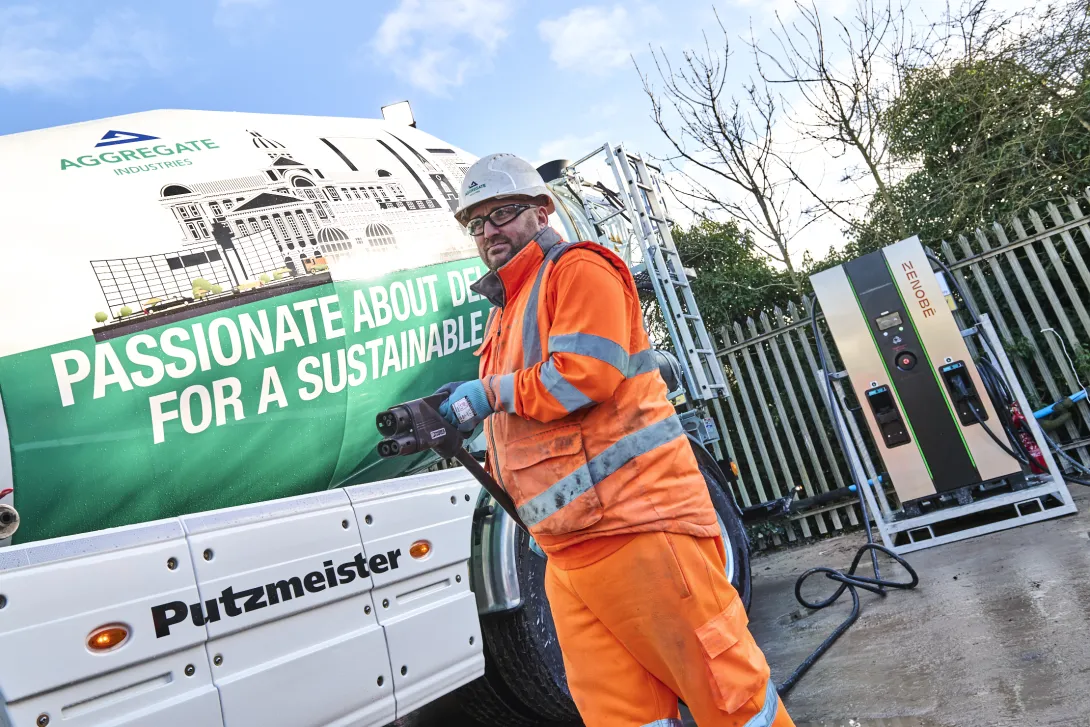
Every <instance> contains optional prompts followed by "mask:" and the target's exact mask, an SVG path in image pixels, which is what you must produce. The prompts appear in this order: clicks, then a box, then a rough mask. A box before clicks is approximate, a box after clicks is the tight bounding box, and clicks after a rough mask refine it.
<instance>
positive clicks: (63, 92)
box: [0, 0, 754, 161]
mask: <svg viewBox="0 0 1090 727" xmlns="http://www.w3.org/2000/svg"><path fill="white" fill-rule="evenodd" d="M753 7H754V6H746V5H745V4H742V3H737V2H727V3H723V2H720V3H719V11H720V13H721V14H722V15H723V17H724V18H725V19H726V20H727V21H728V23H729V24H734V25H736V26H737V27H738V28H739V30H740V31H744V29H745V27H746V25H747V23H748V17H749V14H750V11H751V10H752V9H753ZM711 13H712V5H711V3H710V2H707V1H705V0H700V1H696V0H680V1H677V2H668V3H667V2H641V1H640V0H636V1H634V2H624V3H614V2H593V1H588V0H573V1H561V2H555V1H554V2H548V3H544V2H535V1H533V0H385V1H382V2H378V1H372V0H367V1H363V2H361V1H358V0H357V1H356V2H350V1H347V0H312V1H311V2H298V1H297V0H295V1H292V0H191V1H189V2H185V3H177V2H153V1H149V0H145V1H144V2H131V1H130V0H96V1H95V2H86V1H84V0H48V1H45V2H43V1H41V0H39V1H38V2H33V3H31V2H10V1H9V0H0V134H7V133H12V132H18V131H25V130H29V129H36V128H42V127H46V126H54V125H58V124H65V123H72V122H77V121H84V120H88V119H95V118H102V117H105V116H113V115H117V114H124V113H130V112H135V111H143V110H148V109H156V108H193V109H214V110H236V111H251V112H275V113H292V114H313V115H333V116H360V117H378V116H379V115H380V112H379V109H380V107H381V106H382V105H384V104H387V103H391V102H394V101H399V100H402V99H408V100H409V101H410V102H411V103H412V106H413V109H414V111H415V113H416V118H417V123H418V125H419V126H420V128H422V129H425V130H427V131H429V132H431V133H433V134H435V135H437V136H439V137H440V138H443V139H446V140H448V141H450V142H451V143H454V144H457V145H459V146H462V147H464V148H466V149H468V150H469V151H471V152H473V153H476V154H486V153H489V152H491V151H498V150H507V151H513V152H515V153H519V154H522V155H525V156H527V157H529V158H531V160H533V161H538V160H543V159H544V158H546V157H548V158H553V157H556V156H563V155H568V156H574V155H579V154H581V153H583V152H584V151H586V150H587V149H589V148H591V147H592V146H593V145H594V144H595V143H598V142H599V140H603V141H604V140H607V139H616V140H623V141H625V142H626V143H629V144H633V145H637V146H641V147H650V148H653V149H655V150H662V151H664V150H665V149H664V148H663V147H662V142H661V139H660V138H659V135H658V132H657V130H655V129H654V127H653V126H652V124H651V122H650V120H649V118H648V103H647V100H646V98H645V96H644V95H643V92H642V89H641V84H640V80H639V77H638V76H637V73H636V71H635V69H634V67H633V65H632V61H631V59H630V54H631V53H636V54H637V58H638V60H639V61H640V62H641V64H646V63H647V62H649V61H650V57H649V55H648V54H647V47H648V44H649V43H654V44H655V45H656V46H659V45H661V46H664V47H665V48H666V49H667V50H668V51H672V52H676V51H678V50H679V49H680V48H681V47H684V46H691V45H692V44H694V43H696V42H699V41H700V28H701V27H706V26H707V25H708V23H709V22H710V21H711V19H712V15H711Z"/></svg>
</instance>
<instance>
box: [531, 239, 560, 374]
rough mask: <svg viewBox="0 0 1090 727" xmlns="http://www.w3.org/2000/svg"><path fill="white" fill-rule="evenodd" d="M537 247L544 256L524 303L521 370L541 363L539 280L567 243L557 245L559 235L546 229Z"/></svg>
mask: <svg viewBox="0 0 1090 727" xmlns="http://www.w3.org/2000/svg"><path fill="white" fill-rule="evenodd" d="M536 240H537V245H538V247H540V248H541V252H542V253H543V254H544V255H545V259H544V260H542V261H541V267H540V268H538V271H537V277H536V278H535V279H534V287H533V288H531V289H530V299H529V300H528V301H526V313H525V314H524V315H523V318H522V368H524V369H528V368H530V367H531V366H533V365H535V364H536V363H537V362H539V361H541V333H540V332H539V330H538V327H537V307H538V298H539V297H540V295H541V279H542V278H544V277H545V269H546V268H547V267H549V262H550V261H552V262H555V261H556V259H557V258H558V257H560V255H561V253H563V252H564V250H566V249H567V248H568V247H571V245H570V244H569V243H565V244H557V243H559V242H560V241H561V240H560V235H558V234H557V233H556V230H554V229H553V228H551V227H546V228H544V229H543V230H541V232H539V233H538V235H537V238H536Z"/></svg>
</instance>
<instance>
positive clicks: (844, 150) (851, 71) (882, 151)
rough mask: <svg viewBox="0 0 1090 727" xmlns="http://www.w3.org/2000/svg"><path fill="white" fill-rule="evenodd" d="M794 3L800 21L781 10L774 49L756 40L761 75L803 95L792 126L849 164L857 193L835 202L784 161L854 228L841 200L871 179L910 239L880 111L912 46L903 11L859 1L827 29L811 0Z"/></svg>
mask: <svg viewBox="0 0 1090 727" xmlns="http://www.w3.org/2000/svg"><path fill="white" fill-rule="evenodd" d="M795 8H796V10H797V18H796V19H795V20H793V21H791V22H790V23H788V22H785V21H784V20H783V18H782V17H780V16H779V14H778V13H777V21H778V24H777V27H776V28H775V29H773V36H774V38H775V41H776V45H777V46H778V47H777V48H773V49H768V48H762V47H760V46H759V45H754V50H755V52H756V53H757V54H758V56H759V57H760V58H762V59H764V61H766V63H764V64H763V65H762V66H761V75H762V77H763V79H764V81H765V82H766V83H767V84H769V85H771V86H774V87H775V86H779V87H781V88H783V94H782V95H786V94H788V93H789V92H790V91H795V92H796V93H797V94H798V96H799V97H800V102H798V103H796V104H795V105H793V106H792V109H791V111H792V112H791V118H792V121H793V123H794V126H795V128H796V129H797V131H798V132H799V133H800V134H801V136H802V137H803V138H804V139H807V140H809V141H811V142H813V143H815V144H817V145H820V146H821V147H822V148H823V149H824V150H825V151H826V152H827V153H828V154H829V155H830V156H832V157H833V158H834V159H844V160H845V161H847V162H848V166H847V172H846V174H845V175H844V177H843V178H842V179H841V180H840V181H841V182H846V183H853V184H855V185H856V186H857V194H856V195H855V196H854V197H853V196H848V197H847V198H845V199H831V198H830V196H829V195H828V194H827V193H825V192H824V191H823V190H821V189H819V188H818V186H817V185H816V184H815V182H814V181H813V180H811V179H808V178H806V176H805V175H804V174H801V173H800V172H799V168H798V166H797V165H796V164H793V163H790V162H788V163H785V165H784V166H785V168H786V169H788V170H789V172H790V173H791V175H792V178H793V179H794V181H795V182H797V183H798V184H799V185H800V186H801V187H802V188H803V189H804V190H805V191H806V192H807V193H808V194H809V195H810V196H811V197H812V198H813V200H814V201H815V202H816V204H817V206H818V208H819V209H821V210H824V211H825V212H826V213H828V214H832V215H834V216H835V217H837V218H838V219H839V220H841V221H842V222H843V223H845V224H846V225H848V226H849V227H850V228H853V229H856V228H858V226H859V220H858V219H856V218H854V217H853V216H852V215H851V212H850V210H846V209H845V206H844V202H854V203H860V202H863V201H865V200H866V199H867V198H868V197H869V196H870V194H871V192H870V190H869V189H867V188H866V187H865V186H864V187H862V188H860V187H859V185H860V184H861V183H864V182H866V181H869V182H871V183H873V186H874V192H873V193H874V195H876V196H877V198H878V200H879V201H880V203H881V204H882V205H883V206H884V207H885V208H886V213H887V214H888V215H890V216H891V217H892V219H893V220H894V221H895V228H896V230H897V232H898V233H899V234H901V235H902V236H904V237H907V236H908V230H907V229H906V227H905V224H904V220H903V219H901V216H900V212H899V210H898V208H897V205H896V204H895V202H894V199H893V196H892V193H891V186H892V185H893V183H894V182H895V181H896V170H895V168H894V166H893V159H892V157H891V155H890V154H889V149H888V146H887V143H886V137H885V134H883V132H882V113H883V110H884V108H885V106H886V104H887V103H888V101H889V99H890V98H891V97H893V96H895V95H896V93H897V85H898V78H899V70H900V69H901V68H902V67H903V65H904V54H905V52H906V48H909V47H911V42H910V38H909V33H910V30H909V27H908V25H907V24H906V22H905V17H904V11H903V8H901V7H899V6H894V5H893V4H892V3H891V2H890V1H889V0H859V2H858V4H857V5H856V8H855V12H854V14H853V16H852V17H851V18H850V19H849V20H848V21H847V22H845V21H842V20H840V19H835V18H834V19H833V21H832V22H831V23H830V24H828V26H827V25H826V23H825V22H824V21H823V19H822V17H821V14H820V13H819V11H818V9H817V5H816V4H815V3H814V2H813V1H812V0H811V2H810V3H809V4H804V3H802V2H799V0H796V2H795ZM830 29H831V30H832V31H833V32H832V34H831V35H830V34H829V33H828V30H830ZM765 69H768V72H766V70H765ZM795 106H797V107H798V108H795Z"/></svg>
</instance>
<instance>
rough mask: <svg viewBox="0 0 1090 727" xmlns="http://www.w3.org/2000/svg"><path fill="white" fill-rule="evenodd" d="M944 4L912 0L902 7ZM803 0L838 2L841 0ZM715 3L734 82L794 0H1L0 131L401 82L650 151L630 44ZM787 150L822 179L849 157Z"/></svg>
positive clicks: (357, 96)
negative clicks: (750, 39)
mask: <svg viewBox="0 0 1090 727" xmlns="http://www.w3.org/2000/svg"><path fill="white" fill-rule="evenodd" d="M993 2H994V4H996V5H999V6H1005V7H1017V6H1019V5H1021V3H1022V2H1023V0H993ZM944 4H945V0H913V8H912V13H911V14H912V15H913V16H915V18H916V19H917V20H919V19H922V17H923V16H924V15H930V16H932V17H934V16H935V15H936V14H937V12H938V11H939V10H940V9H941V7H942V6H944ZM817 5H818V8H819V9H820V11H821V14H822V16H823V19H824V20H825V21H826V22H830V21H832V20H833V19H835V18H838V17H839V18H844V19H846V20H847V19H848V16H849V15H850V11H851V9H852V8H853V6H854V0H817ZM713 6H714V7H713ZM715 11H717V12H718V14H719V17H720V18H721V19H722V21H723V23H724V25H725V26H726V27H727V29H728V32H729V35H730V38H731V42H732V49H733V51H734V56H733V57H732V59H731V64H730V69H731V75H732V82H733V88H730V89H729V92H730V93H733V94H740V93H741V88H742V84H743V83H744V82H745V81H746V80H747V79H748V77H749V75H750V65H749V62H748V57H747V48H746V47H745V45H744V43H743V41H742V38H743V36H748V34H749V30H750V27H752V28H753V30H754V32H755V33H756V34H757V37H758V39H759V40H760V39H762V38H763V39H764V40H771V38H770V37H769V29H770V27H771V26H772V25H773V24H774V23H775V22H776V18H775V13H777V12H778V13H780V14H781V15H782V16H783V17H784V18H785V20H786V21H787V22H789V23H790V22H791V20H792V19H794V16H796V12H797V11H796V10H795V8H794V2H793V0H625V1H623V2H620V1H615V0H550V1H549V2H542V1H541V0H354V1H353V0H309V2H300V1H299V0H187V2H176V1H175V2H168V1H167V0H143V2H138V1H136V0H93V1H88V0H36V1H35V0H0V134H7V133H13V132H18V131H26V130H29V129H37V128H43V127H47V126H54V125H58V124H66V123H72V122H77V121H85V120H89V119H97V118H103V117H107V116H114V115H118V114H125V113H132V112H136V111H145V110H150V109H159V108H187V109H210V110H232V111H248V112H266V113H288V114H303V115H330V116H351V117H365V118H379V117H380V116H381V112H380V109H381V107H382V106H383V105H385V104H389V103H394V102H397V101H401V100H408V101H410V103H411V104H412V107H413V109H414V111H415V115H416V119H417V124H418V126H419V127H420V128H421V129H424V130H426V131H428V132H430V133H432V134H434V135H436V136H438V137H439V138H441V139H444V140H446V141H448V142H450V143H452V144H455V145H457V146H460V147H462V148H465V149H467V150H469V151H470V152H472V153H474V154H477V155H483V154H487V153H490V152H494V151H510V152H514V153H516V154H519V155H522V156H524V157H526V158H527V159H529V160H530V161H533V162H542V161H546V160H550V159H555V158H569V159H574V158H576V157H578V156H581V155H582V154H584V153H586V152H588V151H589V150H591V149H592V148H594V147H595V146H597V145H599V144H601V143H603V142H605V141H620V142H624V143H625V144H627V145H628V146H629V148H630V149H636V150H640V151H643V152H646V153H650V154H652V155H656V156H663V155H666V154H668V153H669V152H670V149H669V147H668V145H667V142H666V140H665V139H664V138H663V137H662V135H661V133H660V132H659V131H658V129H656V128H655V126H654V125H653V123H652V121H651V119H650V117H649V112H650V104H649V102H648V99H647V97H646V96H645V94H644V92H643V87H642V83H641V80H640V77H639V75H638V74H637V72H636V69H635V67H634V66H633V56H634V57H635V61H636V63H638V64H639V65H640V66H641V68H642V69H644V70H645V71H650V72H652V74H654V69H653V63H652V59H651V56H650V53H649V46H652V45H653V46H654V47H655V48H656V49H662V50H663V51H664V52H665V53H666V55H667V56H669V57H670V58H671V59H672V60H673V61H674V62H677V61H678V60H679V58H680V56H681V53H682V51H683V50H686V49H692V48H699V47H700V46H702V45H703V42H704V38H703V31H704V30H705V29H706V30H707V31H708V36H709V39H710V40H711V42H712V44H713V47H714V46H715V44H716V43H717V42H721V36H719V35H718V26H717V25H716V23H715V18H714V14H713V12H715ZM789 100H790V99H789ZM787 138H790V134H788V135H787ZM793 153H794V152H793ZM803 153H804V154H805V157H804V158H802V166H801V167H800V168H802V169H804V171H805V173H806V174H807V176H808V177H809V178H810V180H811V183H812V184H814V185H815V186H818V187H822V188H825V187H826V186H827V185H832V186H833V187H835V186H836V185H837V184H839V181H838V180H839V179H840V177H841V176H842V173H841V171H839V170H842V169H843V168H844V165H845V164H848V163H850V162H851V160H846V158H841V159H835V158H833V157H831V156H830V155H829V154H828V153H827V152H826V150H824V149H820V148H818V149H813V148H811V149H806V150H805V151H804V152H803ZM834 192H835V190H834ZM717 194H721V195H724V196H730V197H734V196H737V195H739V194H740V193H739V192H737V190H736V189H731V188H727V189H723V188H721V189H720V190H719V191H717ZM792 194H794V193H792ZM795 196H797V197H799V198H798V199H792V200H790V206H791V208H792V209H793V210H794V211H793V212H792V214H793V216H794V217H796V218H798V219H797V220H796V223H795V224H796V227H798V228H800V229H801V230H802V231H801V232H800V233H799V235H798V237H797V238H796V240H795V241H794V242H793V243H792V246H793V250H794V253H793V254H794V255H800V254H801V253H802V251H803V250H810V251H812V252H814V253H815V254H817V255H822V254H824V253H825V251H827V250H828V249H829V247H830V246H840V245H841V244H842V243H843V241H844V235H843V233H842V231H841V230H840V228H839V227H840V226H839V224H837V223H834V222H832V221H822V222H820V223H818V224H815V225H810V226H805V225H802V224H801V219H802V218H801V209H802V207H803V206H804V205H806V204H809V202H808V200H806V199H804V198H802V197H801V196H799V195H795ZM832 196H840V195H838V194H835V193H834V194H833V195H832ZM679 207H680V206H679V205H675V206H673V207H672V210H673V212H674V216H675V218H678V219H682V220H683V219H685V217H687V215H685V213H684V211H683V210H680V209H679ZM679 212H680V213H681V214H677V213H679Z"/></svg>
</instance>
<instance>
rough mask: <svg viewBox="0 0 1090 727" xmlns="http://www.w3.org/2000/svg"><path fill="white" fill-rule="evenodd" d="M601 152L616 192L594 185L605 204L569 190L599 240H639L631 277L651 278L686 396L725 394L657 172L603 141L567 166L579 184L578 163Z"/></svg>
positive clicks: (610, 243) (707, 397) (704, 398)
mask: <svg viewBox="0 0 1090 727" xmlns="http://www.w3.org/2000/svg"><path fill="white" fill-rule="evenodd" d="M602 153H604V154H605V160H606V163H607V165H608V166H609V168H610V169H611V170H612V172H613V176H614V179H615V180H616V182H617V191H616V192H613V190H609V189H608V188H604V187H598V189H599V190H601V191H602V192H603V193H605V195H606V196H605V198H604V199H605V201H606V202H607V204H603V203H602V200H603V198H601V197H599V198H598V199H595V198H594V196H592V195H588V194H586V193H581V192H576V190H575V189H573V190H572V191H573V192H576V196H577V197H578V198H579V200H580V202H581V203H582V205H583V209H584V211H585V212H586V215H587V217H588V218H589V219H590V220H591V221H592V222H593V223H594V225H595V227H596V232H597V233H598V235H599V242H601V243H602V244H603V245H606V246H607V247H611V248H613V249H616V248H617V245H618V244H620V245H624V244H625V243H626V242H627V240H626V239H625V238H626V237H628V236H631V237H634V238H635V241H636V242H637V243H638V245H639V248H640V250H641V252H642V256H643V261H642V263H641V264H638V265H635V266H633V270H632V273H633V275H634V276H639V275H640V274H642V273H646V274H647V276H648V277H649V278H650V280H651V284H652V286H653V287H654V290H655V297H656V298H657V299H658V303H659V306H660V308H661V309H662V314H663V318H664V319H665V321H666V327H667V330H668V332H669V334H670V340H671V341H673V344H674V349H675V350H676V351H677V353H678V361H679V362H680V364H681V369H682V374H683V375H684V377H685V381H686V383H687V384H688V386H687V389H688V392H689V395H690V396H691V397H692V398H694V399H699V400H702V401H709V400H712V399H717V398H719V397H720V396H726V395H728V393H729V392H728V389H727V384H726V381H725V379H724V377H723V367H722V366H721V365H720V364H719V361H718V359H717V358H716V355H715V349H714V345H713V344H712V341H711V337H710V336H709V335H708V331H707V329H706V328H705V326H704V319H703V318H701V316H700V309H699V308H698V307H697V304H696V299H695V298H694V297H693V290H692V287H691V286H690V285H689V280H688V277H687V276H686V273H685V270H684V268H683V267H682V264H681V256H680V255H679V254H678V251H677V247H676V246H675V245H674V239H673V237H672V236H671V234H670V225H671V224H672V223H671V221H670V220H669V219H668V218H667V216H666V206H665V205H664V204H663V202H662V198H661V187H660V184H659V179H658V174H657V173H659V171H660V170H658V169H656V168H654V167H651V166H649V165H648V164H647V163H646V162H644V160H643V158H642V157H641V156H639V155H638V154H630V153H628V152H626V151H625V148H624V146H623V145H620V144H617V145H611V144H605V145H603V146H601V147H599V148H597V149H595V150H594V151H592V152H591V153H590V154H588V155H586V156H585V157H583V158H582V159H580V160H579V161H577V162H575V163H573V164H571V165H569V167H568V169H569V170H570V171H571V172H572V173H573V176H574V177H575V181H576V182H577V184H578V185H579V187H580V188H581V187H582V186H589V185H584V183H583V182H582V180H581V179H580V177H579V174H578V167H579V166H580V165H582V164H586V163H587V162H589V161H590V160H591V159H594V158H595V157H597V156H598V155H599V154H602ZM621 220H624V221H626V222H627V223H628V224H627V225H625V224H623V223H621Z"/></svg>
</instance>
